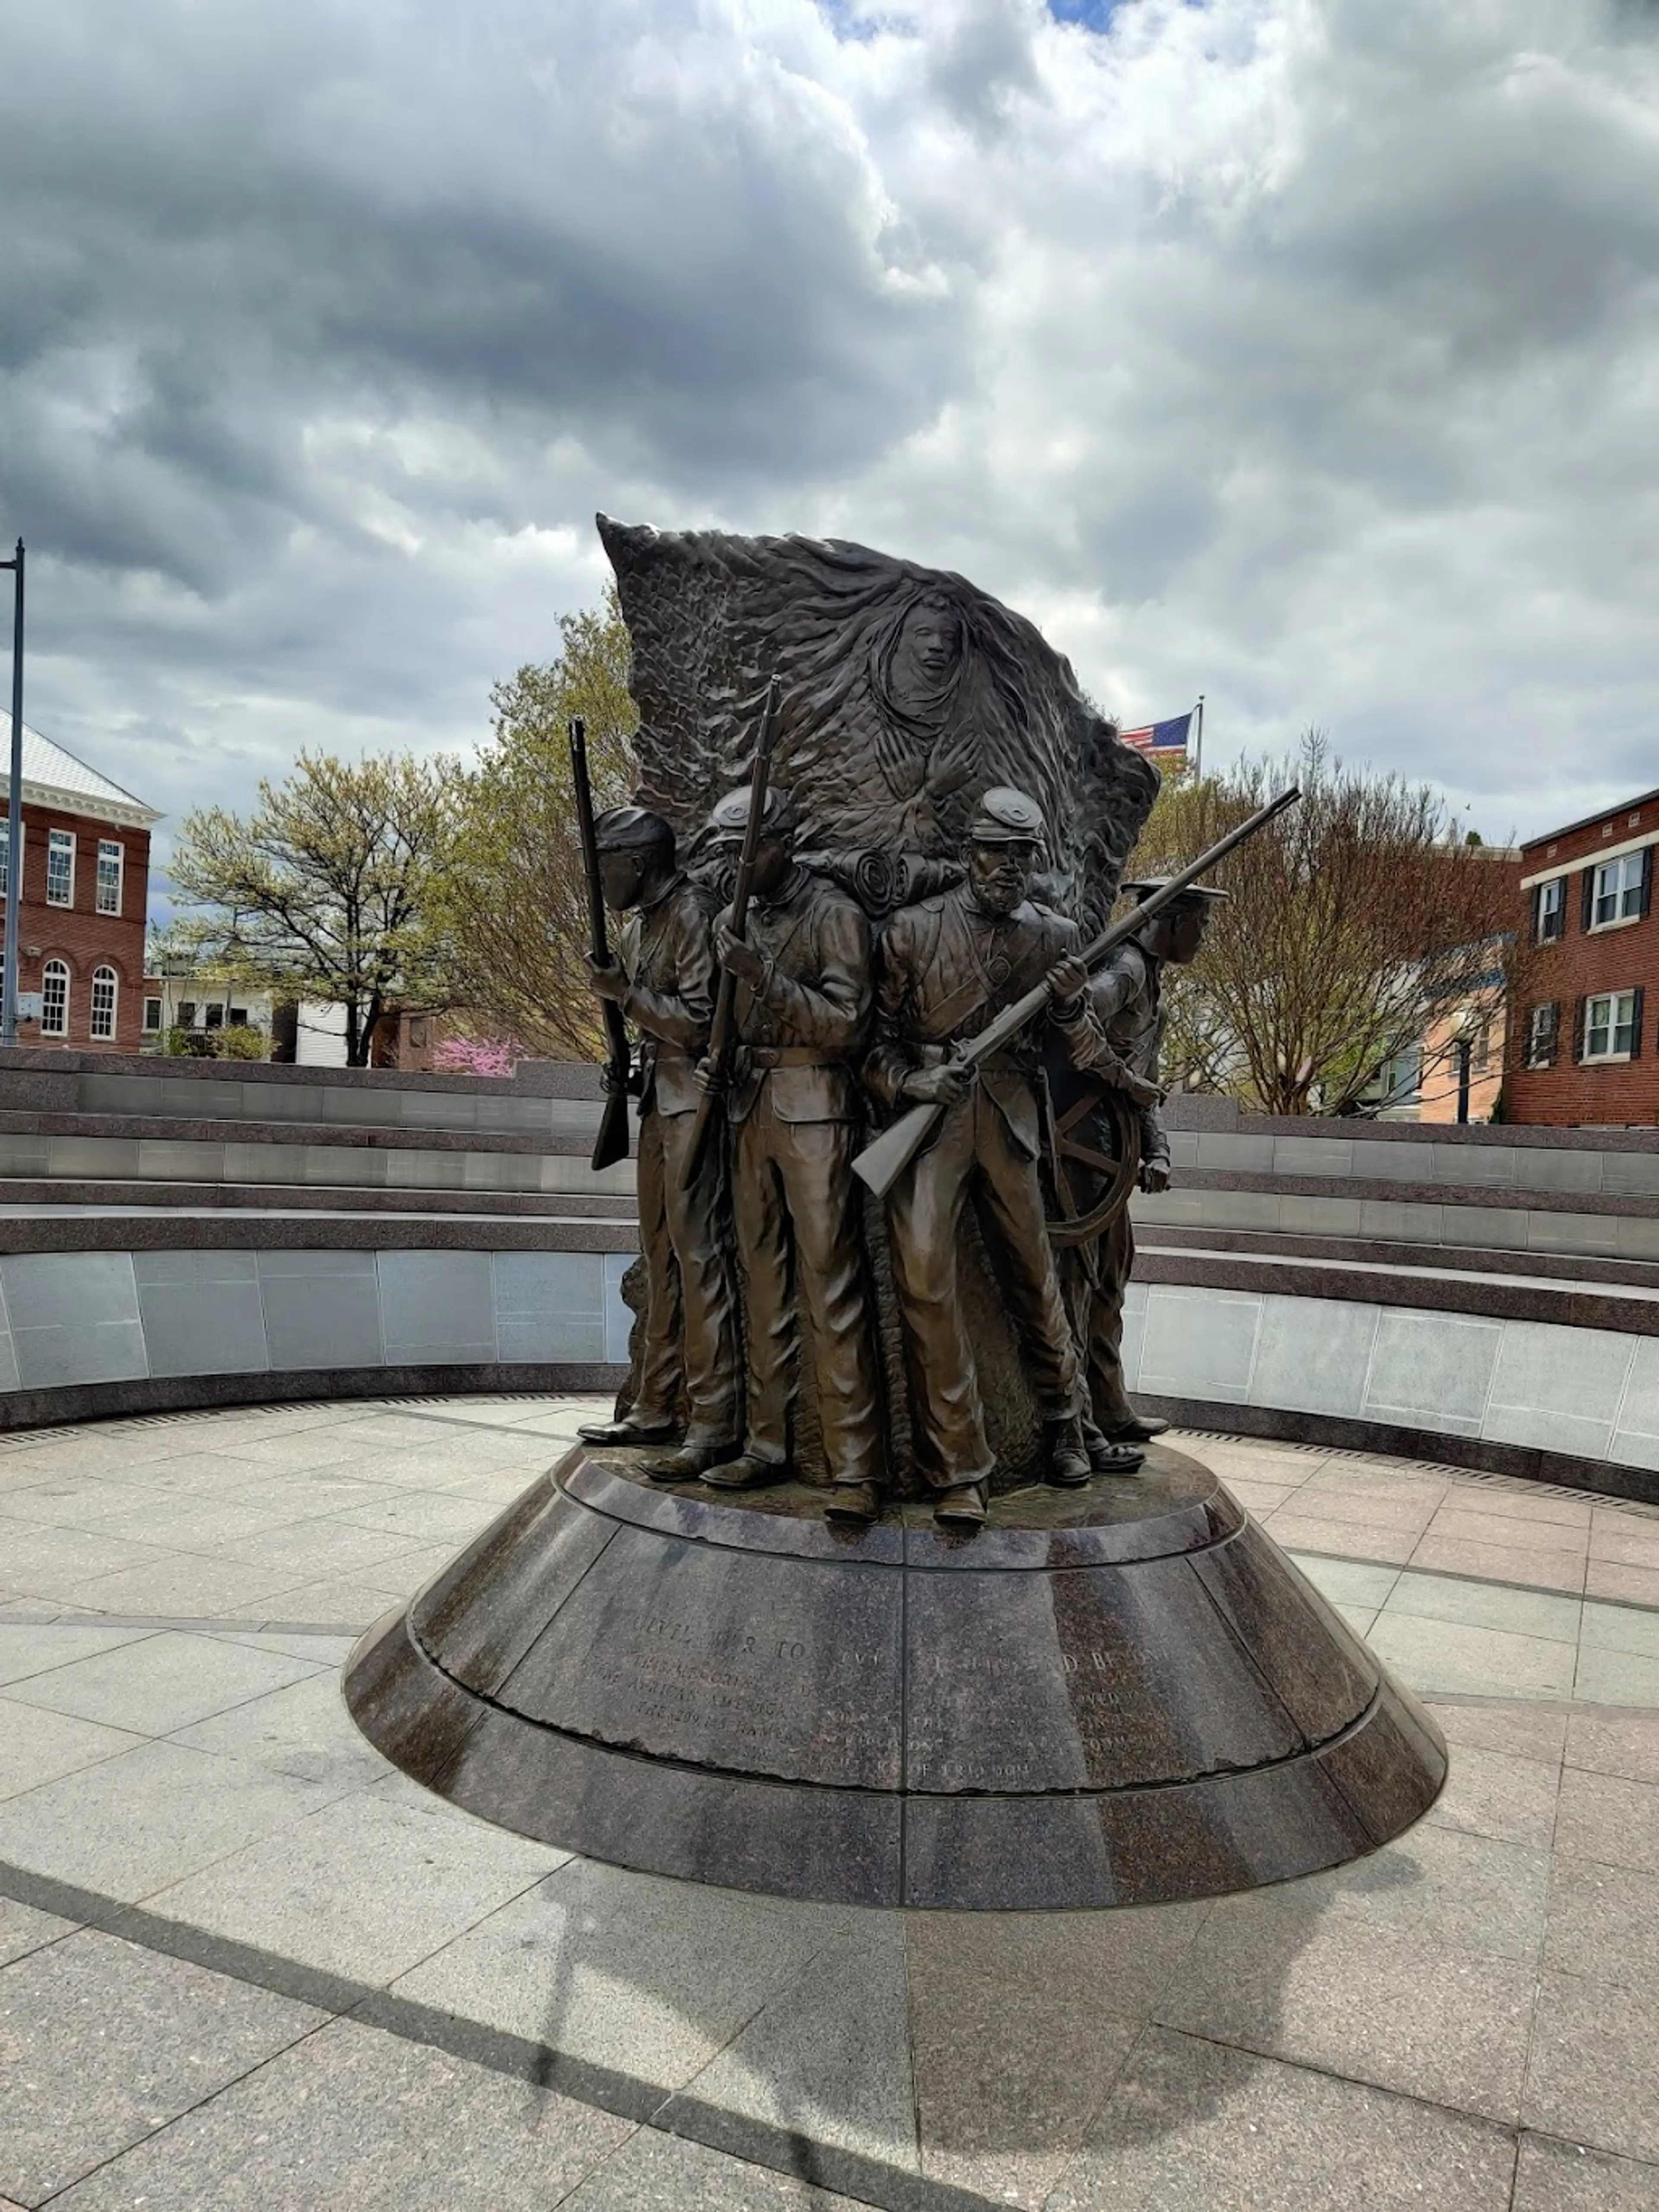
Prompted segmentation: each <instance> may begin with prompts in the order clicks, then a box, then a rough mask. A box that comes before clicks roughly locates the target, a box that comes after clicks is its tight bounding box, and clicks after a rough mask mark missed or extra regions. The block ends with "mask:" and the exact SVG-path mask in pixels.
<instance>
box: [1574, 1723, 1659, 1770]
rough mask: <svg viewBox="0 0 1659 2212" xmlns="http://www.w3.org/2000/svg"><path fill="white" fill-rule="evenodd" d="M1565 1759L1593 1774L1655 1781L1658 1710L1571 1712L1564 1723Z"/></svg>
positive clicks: (1658, 1755) (1658, 1751) (1658, 1765)
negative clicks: (1565, 1738) (1565, 1736)
mask: <svg viewBox="0 0 1659 2212" xmlns="http://www.w3.org/2000/svg"><path fill="white" fill-rule="evenodd" d="M1566 1760H1567V1764H1568V1765H1569V1766H1583V1767H1586V1768H1588V1769H1589V1771H1591V1772H1592V1773H1595V1774H1620V1775H1623V1776H1624V1778H1626V1781H1630V1782H1653V1783H1659V1713H1615V1712H1607V1713H1598V1712H1575V1713H1574V1714H1572V1715H1571V1717H1570V1718H1569V1720H1568V1722H1567V1741H1566Z"/></svg>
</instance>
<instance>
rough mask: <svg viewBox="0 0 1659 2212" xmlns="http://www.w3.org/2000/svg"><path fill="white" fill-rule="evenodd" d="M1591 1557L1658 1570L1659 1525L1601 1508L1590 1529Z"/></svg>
mask: <svg viewBox="0 0 1659 2212" xmlns="http://www.w3.org/2000/svg"><path fill="white" fill-rule="evenodd" d="M1589 1548H1590V1557H1591V1558H1592V1559H1613V1560H1617V1561H1618V1562H1619V1563H1620V1565H1623V1566H1628V1567H1647V1568H1649V1569H1650V1570H1654V1571H1659V1527H1655V1526H1654V1525H1653V1524H1652V1523H1651V1522H1644V1521H1633V1520H1632V1519H1630V1518H1629V1517H1628V1516H1626V1515H1625V1514H1622V1513H1607V1512H1600V1513H1597V1515H1596V1516H1595V1523H1594V1526H1593V1527H1592V1528H1591V1530H1590V1541H1589Z"/></svg>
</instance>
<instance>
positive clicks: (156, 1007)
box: [144, 999, 161, 1036]
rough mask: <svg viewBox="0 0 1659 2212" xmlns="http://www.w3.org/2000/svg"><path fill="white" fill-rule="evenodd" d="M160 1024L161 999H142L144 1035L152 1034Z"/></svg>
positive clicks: (153, 1034)
mask: <svg viewBox="0 0 1659 2212" xmlns="http://www.w3.org/2000/svg"><path fill="white" fill-rule="evenodd" d="M160 1028H161V1000H159V999H146V1000H145V1001H144V1035H145V1036H155V1032H156V1031H157V1030H159V1029H160Z"/></svg>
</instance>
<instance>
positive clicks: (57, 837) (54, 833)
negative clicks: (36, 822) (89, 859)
mask: <svg viewBox="0 0 1659 2212" xmlns="http://www.w3.org/2000/svg"><path fill="white" fill-rule="evenodd" d="M64 848H68V851H69V896H68V897H67V898H54V897H53V896H52V856H53V854H57V853H61V852H63V851H64ZM46 904H47V905H48V906H73V905H74V904H75V832H74V830H73V829H48V830H47V832H46Z"/></svg>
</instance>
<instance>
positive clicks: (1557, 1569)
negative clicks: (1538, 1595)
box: [1410, 1524, 1584, 1597]
mask: <svg viewBox="0 0 1659 2212" xmlns="http://www.w3.org/2000/svg"><path fill="white" fill-rule="evenodd" d="M1500 1525H1501V1524H1500ZM1410 1560H1411V1565H1413V1567H1416V1568H1418V1569H1419V1571H1425V1572H1428V1573H1435V1574H1446V1575H1474V1576H1477V1577H1481V1578H1483V1579H1485V1580H1486V1581H1490V1582H1499V1583H1534V1584H1535V1585H1536V1586H1537V1587H1538V1588H1539V1589H1552V1590H1564V1591H1565V1592H1566V1593H1567V1594H1568V1595H1570V1596H1574V1597H1576V1596H1577V1595H1579V1594H1580V1593H1581V1592H1582V1591H1583V1587H1584V1555H1583V1553H1582V1552H1569V1551H1554V1550H1550V1551H1546V1550H1543V1549H1541V1548H1535V1547H1531V1546H1528V1547H1516V1546H1515V1545H1510V1544H1501V1543H1488V1542H1483V1541H1479V1540H1477V1539H1475V1538H1474V1537H1468V1536H1447V1535H1437V1534H1435V1533H1434V1532H1433V1531H1432V1530H1431V1531H1430V1533H1429V1534H1427V1535H1426V1536H1425V1537H1423V1538H1422V1540H1421V1541H1420V1542H1419V1543H1418V1544H1417V1545H1416V1546H1415V1547H1414V1548H1413V1551H1412V1553H1411V1555H1410Z"/></svg>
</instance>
